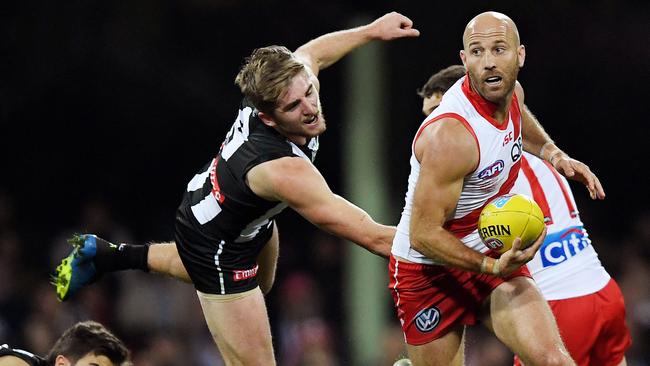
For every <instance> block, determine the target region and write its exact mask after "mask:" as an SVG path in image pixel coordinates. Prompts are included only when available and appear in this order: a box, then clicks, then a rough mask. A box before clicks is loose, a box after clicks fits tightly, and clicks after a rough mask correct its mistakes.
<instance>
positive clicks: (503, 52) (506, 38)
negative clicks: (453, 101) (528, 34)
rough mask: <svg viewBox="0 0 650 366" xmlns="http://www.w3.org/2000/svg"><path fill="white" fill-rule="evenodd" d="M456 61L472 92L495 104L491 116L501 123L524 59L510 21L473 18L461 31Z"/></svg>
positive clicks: (492, 15) (488, 15) (489, 15)
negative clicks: (461, 47) (461, 62)
mask: <svg viewBox="0 0 650 366" xmlns="http://www.w3.org/2000/svg"><path fill="white" fill-rule="evenodd" d="M460 58H461V60H462V61H463V64H464V65H465V68H466V69H467V71H468V72H469V76H470V81H471V86H472V89H473V90H474V91H476V92H477V93H478V94H480V95H481V96H482V97H483V98H484V99H486V100H488V101H490V102H492V103H495V104H496V105H497V106H498V111H497V112H495V114H497V115H495V116H493V117H495V118H496V119H497V120H499V121H501V120H503V119H504V118H505V112H506V111H507V106H508V105H510V101H511V100H512V93H513V92H514V88H515V82H516V81H517V74H518V73H519V69H520V68H521V67H523V66H524V59H525V58H526V51H525V48H524V46H523V45H521V44H520V43H519V33H518V31H517V27H516V26H515V24H514V22H513V21H512V20H511V19H510V18H508V17H507V16H506V15H503V14H501V13H496V12H486V13H482V14H479V15H477V16H476V17H475V18H474V19H472V20H471V21H470V22H469V23H468V24H467V27H466V28H465V33H464V34H463V50H462V51H460Z"/></svg>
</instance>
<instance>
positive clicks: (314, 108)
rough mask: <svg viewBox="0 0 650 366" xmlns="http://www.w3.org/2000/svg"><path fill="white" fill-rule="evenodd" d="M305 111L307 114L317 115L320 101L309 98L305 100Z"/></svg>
mask: <svg viewBox="0 0 650 366" xmlns="http://www.w3.org/2000/svg"><path fill="white" fill-rule="evenodd" d="M303 113H304V114H305V115H308V116H309V115H315V114H317V113H318V102H317V101H311V100H309V99H307V100H306V102H305V108H304V109H303Z"/></svg>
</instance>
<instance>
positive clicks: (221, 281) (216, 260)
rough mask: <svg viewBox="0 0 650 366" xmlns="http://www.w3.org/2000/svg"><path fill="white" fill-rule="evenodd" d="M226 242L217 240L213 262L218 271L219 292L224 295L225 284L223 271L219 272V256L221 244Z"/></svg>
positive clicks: (221, 250) (221, 249)
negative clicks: (217, 244)
mask: <svg viewBox="0 0 650 366" xmlns="http://www.w3.org/2000/svg"><path fill="white" fill-rule="evenodd" d="M224 244H226V242H225V241H223V240H222V241H221V242H219V249H218V250H217V254H215V255H214V264H216V265H217V271H219V284H220V285H221V294H222V295H225V294H226V286H225V285H224V283H223V272H221V264H220V263H219V256H220V255H221V253H222V252H223V245H224Z"/></svg>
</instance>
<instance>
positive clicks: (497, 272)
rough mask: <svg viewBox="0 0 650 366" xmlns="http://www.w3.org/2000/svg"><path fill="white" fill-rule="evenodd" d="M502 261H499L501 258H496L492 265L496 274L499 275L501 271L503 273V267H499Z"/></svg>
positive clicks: (493, 272)
mask: <svg viewBox="0 0 650 366" xmlns="http://www.w3.org/2000/svg"><path fill="white" fill-rule="evenodd" d="M500 263H501V262H500V261H499V258H497V259H496V260H494V265H493V266H492V274H493V275H495V276H498V275H499V273H501V268H499V265H500Z"/></svg>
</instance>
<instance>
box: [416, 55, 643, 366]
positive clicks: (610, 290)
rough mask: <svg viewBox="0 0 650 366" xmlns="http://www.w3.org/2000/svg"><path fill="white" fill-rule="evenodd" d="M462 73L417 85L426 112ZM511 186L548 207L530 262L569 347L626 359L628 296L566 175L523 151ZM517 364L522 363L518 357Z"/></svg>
mask: <svg viewBox="0 0 650 366" xmlns="http://www.w3.org/2000/svg"><path fill="white" fill-rule="evenodd" d="M463 76H465V68H464V67H463V66H462V65H453V66H449V67H447V68H445V69H443V70H440V71H439V72H437V73H435V74H434V75H432V76H431V78H429V80H428V81H427V83H426V84H424V86H423V87H422V88H421V89H419V90H418V95H420V96H421V97H422V98H423V100H422V112H423V113H424V115H425V116H428V115H429V114H431V112H433V110H434V109H436V107H438V105H439V104H440V100H441V99H442V95H443V94H444V93H445V92H446V91H447V90H448V89H449V88H450V87H451V86H452V85H453V84H454V83H455V82H456V80H458V79H460V78H462V77H463ZM540 155H544V154H543V152H540ZM511 192H515V193H523V194H526V195H528V196H529V197H532V198H533V199H534V200H535V201H536V202H537V204H538V205H539V206H540V207H541V208H542V212H543V213H544V218H545V223H546V226H547V230H548V231H547V234H546V238H545V239H544V243H543V244H542V246H541V248H540V250H539V251H538V252H537V254H536V255H535V257H533V259H532V260H531V261H530V262H528V264H527V266H528V270H529V271H530V274H531V275H532V276H533V279H534V280H535V282H536V283H537V286H538V287H539V289H540V290H541V292H542V295H543V296H544V298H545V299H546V300H547V301H548V302H549V305H550V307H551V310H552V311H553V314H554V315H555V320H556V322H557V325H558V328H559V329H560V335H561V336H562V339H563V340H564V343H565V345H566V347H567V349H568V351H569V353H570V354H571V356H572V357H573V359H574V360H575V361H576V362H577V364H578V365H580V366H589V365H625V364H626V362H625V350H626V349H627V348H629V346H630V344H631V339H630V334H629V331H628V330H627V326H626V325H625V304H624V301H623V296H622V294H621V291H620V289H619V288H618V285H617V284H616V281H615V280H614V279H613V278H611V277H610V275H609V274H608V273H607V271H606V270H605V268H603V266H602V265H601V263H600V260H598V254H597V253H596V251H595V249H594V247H593V246H592V245H591V240H590V239H589V236H588V235H587V231H586V230H585V228H584V226H583V224H582V221H581V220H580V216H579V215H578V209H577V206H576V203H575V199H574V197H573V193H572V192H571V188H570V187H569V184H568V182H567V180H566V178H564V177H563V176H561V175H560V174H558V173H557V171H556V170H555V169H554V168H553V166H552V165H551V164H550V163H549V162H547V161H544V160H541V159H540V158H538V157H537V156H535V155H532V154H530V153H528V152H524V154H523V156H522V160H521V171H520V172H519V175H518V177H517V181H516V182H515V185H514V187H513V188H512V190H511ZM515 364H521V361H520V360H519V358H518V357H516V361H515Z"/></svg>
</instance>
